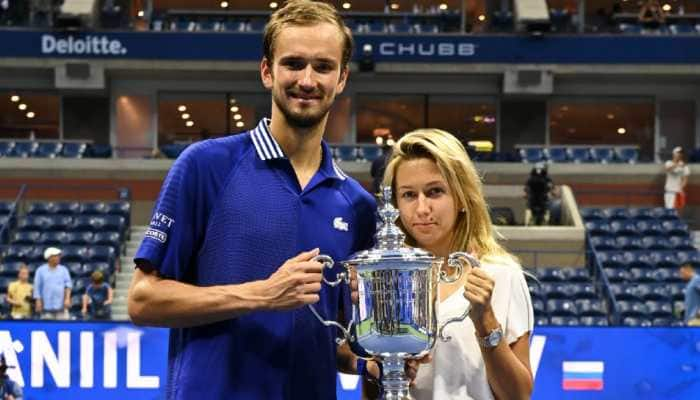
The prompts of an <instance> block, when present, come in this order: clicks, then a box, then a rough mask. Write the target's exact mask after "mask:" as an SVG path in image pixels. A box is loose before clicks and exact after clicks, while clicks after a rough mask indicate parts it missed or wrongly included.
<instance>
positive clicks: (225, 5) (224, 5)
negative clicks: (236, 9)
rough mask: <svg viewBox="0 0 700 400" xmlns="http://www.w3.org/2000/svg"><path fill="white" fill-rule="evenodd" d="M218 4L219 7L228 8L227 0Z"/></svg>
mask: <svg viewBox="0 0 700 400" xmlns="http://www.w3.org/2000/svg"><path fill="white" fill-rule="evenodd" d="M220 5H221V8H228V1H222V2H221V4H220Z"/></svg>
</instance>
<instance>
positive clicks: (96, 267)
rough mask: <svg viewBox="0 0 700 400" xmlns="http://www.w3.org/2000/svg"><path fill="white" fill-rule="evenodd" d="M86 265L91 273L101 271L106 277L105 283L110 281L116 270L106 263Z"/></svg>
mask: <svg viewBox="0 0 700 400" xmlns="http://www.w3.org/2000/svg"><path fill="white" fill-rule="evenodd" d="M84 265H85V268H86V269H87V270H89V271H90V272H91V273H92V272H94V271H101V272H102V274H103V275H104V278H105V281H108V280H109V277H110V276H111V275H112V274H113V273H114V268H112V267H111V266H110V264H109V263H106V262H89V263H85V264H84Z"/></svg>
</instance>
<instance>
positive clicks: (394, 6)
mask: <svg viewBox="0 0 700 400" xmlns="http://www.w3.org/2000/svg"><path fill="white" fill-rule="evenodd" d="M391 9H392V10H398V9H399V3H391Z"/></svg>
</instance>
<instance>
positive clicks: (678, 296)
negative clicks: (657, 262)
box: [664, 283, 685, 301]
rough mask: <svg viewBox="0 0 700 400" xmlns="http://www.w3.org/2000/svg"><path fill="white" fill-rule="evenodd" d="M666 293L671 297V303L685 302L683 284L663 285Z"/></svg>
mask: <svg viewBox="0 0 700 400" xmlns="http://www.w3.org/2000/svg"><path fill="white" fill-rule="evenodd" d="M664 287H665V288H666V290H667V291H668V295H669V296H671V300H672V301H683V300H685V284H684V283H672V284H666V285H664Z"/></svg>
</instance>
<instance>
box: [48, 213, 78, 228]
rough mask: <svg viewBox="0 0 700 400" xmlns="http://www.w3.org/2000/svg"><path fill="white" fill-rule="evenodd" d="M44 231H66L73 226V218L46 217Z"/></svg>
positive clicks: (62, 216)
mask: <svg viewBox="0 0 700 400" xmlns="http://www.w3.org/2000/svg"><path fill="white" fill-rule="evenodd" d="M44 218H45V219H46V221H47V223H46V229H47V230H50V231H54V232H55V231H67V230H69V229H70V228H71V227H72V226H73V217H71V216H70V215H59V214H55V215H47V216H46V217H44Z"/></svg>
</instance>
